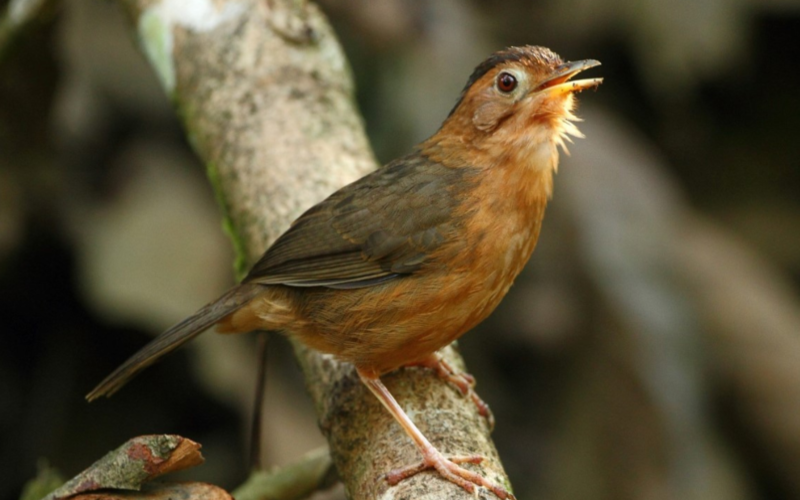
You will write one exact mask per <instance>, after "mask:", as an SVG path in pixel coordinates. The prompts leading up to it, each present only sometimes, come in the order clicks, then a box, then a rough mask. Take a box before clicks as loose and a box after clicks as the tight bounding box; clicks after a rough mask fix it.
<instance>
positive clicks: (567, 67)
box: [536, 59, 603, 95]
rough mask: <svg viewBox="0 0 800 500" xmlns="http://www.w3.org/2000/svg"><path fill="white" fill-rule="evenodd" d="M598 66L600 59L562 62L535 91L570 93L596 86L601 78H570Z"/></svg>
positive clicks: (600, 81)
mask: <svg viewBox="0 0 800 500" xmlns="http://www.w3.org/2000/svg"><path fill="white" fill-rule="evenodd" d="M595 66H600V61H595V60H594V59H586V60H583V61H575V62H569V63H564V64H562V65H561V66H559V67H557V68H556V69H555V70H554V71H553V74H552V75H551V76H550V78H548V79H547V80H545V81H544V82H543V83H542V84H541V85H539V86H538V87H537V88H536V92H545V91H546V92H547V93H548V94H551V95H552V94H556V95H562V94H570V93H572V92H580V91H581V90H584V89H588V88H590V87H596V86H598V85H600V84H601V83H602V82H603V79H602V78H586V79H583V80H570V78H572V77H573V76H575V75H577V74H578V73H580V72H581V71H584V70H587V69H589V68H594V67H595Z"/></svg>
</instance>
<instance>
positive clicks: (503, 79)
mask: <svg viewBox="0 0 800 500" xmlns="http://www.w3.org/2000/svg"><path fill="white" fill-rule="evenodd" d="M515 88H517V77H515V76H514V75H512V74H511V73H508V72H506V71H503V72H502V73H500V74H499V75H497V89H498V90H499V91H500V92H503V93H505V94H508V93H509V92H513V91H514V89H515Z"/></svg>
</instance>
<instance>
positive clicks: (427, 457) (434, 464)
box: [386, 448, 515, 500]
mask: <svg viewBox="0 0 800 500" xmlns="http://www.w3.org/2000/svg"><path fill="white" fill-rule="evenodd" d="M423 455H424V457H423V459H422V461H421V462H420V463H418V464H414V465H409V466H408V467H403V468H400V469H395V470H393V471H391V472H389V473H388V474H386V481H387V482H388V483H389V484H390V485H392V486H394V485H395V484H397V483H399V482H400V481H402V480H403V479H407V478H409V477H411V476H413V475H415V474H417V473H419V472H422V471H424V470H427V469H436V472H438V473H439V475H441V476H442V477H443V478H445V479H447V480H448V481H450V482H451V483H455V484H457V485H459V486H461V487H462V488H464V489H465V490H467V491H468V492H469V493H474V492H475V486H480V487H482V488H486V489H487V490H489V491H491V492H492V493H494V494H495V495H497V497H498V498H500V499H501V500H507V499H508V500H515V497H514V495H513V494H511V493H510V492H509V491H508V490H506V489H505V488H503V487H502V486H500V485H498V484H495V483H493V482H491V481H489V480H488V479H486V478H484V477H483V476H481V475H480V474H476V473H475V472H472V471H470V470H467V469H465V468H463V467H461V466H460V465H458V464H464V463H469V464H479V463H481V462H482V461H483V457H480V456H478V455H467V456H462V457H452V458H446V457H445V456H444V455H442V454H441V452H439V450H437V449H436V448H430V449H428V450H426V451H425V452H424V453H423Z"/></svg>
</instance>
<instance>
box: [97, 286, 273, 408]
mask: <svg viewBox="0 0 800 500" xmlns="http://www.w3.org/2000/svg"><path fill="white" fill-rule="evenodd" d="M261 291H263V287H262V286H260V285H255V284H244V285H238V286H235V287H233V288H231V289H230V290H228V291H227V292H225V294H223V295H222V296H221V297H220V298H218V299H217V300H215V301H214V302H211V303H209V304H207V305H206V306H204V307H203V308H202V309H200V310H199V311H197V312H196V313H194V314H193V315H191V316H189V317H188V318H186V319H185V320H183V321H181V322H180V323H178V324H177V325H175V326H173V327H172V328H170V329H169V330H167V331H165V332H164V333H162V334H161V335H159V336H158V337H156V338H154V339H153V340H152V341H150V343H149V344H147V345H146V346H144V347H143V348H141V349H140V350H139V352H137V353H136V354H134V355H133V356H131V357H130V358H129V359H128V360H127V361H125V362H124V363H123V364H122V365H121V366H120V367H119V368H117V369H116V370H114V371H113V372H112V373H111V375H109V376H108V377H106V378H105V379H104V380H103V381H102V382H100V384H99V385H98V386H97V387H95V388H94V390H92V392H90V393H89V394H87V395H86V399H87V400H89V401H94V400H95V399H97V398H99V397H100V396H106V397H109V396H111V395H112V394H114V393H115V392H117V391H118V390H120V388H122V386H123V385H125V384H126V383H127V382H128V381H129V380H130V379H132V378H133V377H135V376H136V375H137V374H138V373H139V372H140V371H142V370H144V369H145V368H147V367H148V366H150V365H151V364H153V363H154V362H156V361H157V360H158V359H159V358H160V357H161V356H163V355H165V354H167V353H170V352H172V351H174V350H175V349H177V348H178V347H180V346H182V345H183V344H185V343H186V342H188V341H190V340H192V339H193V338H195V337H197V336H198V335H200V334H201V333H203V332H204V331H205V330H206V329H208V328H209V327H210V326H211V325H213V324H215V323H216V322H218V321H219V320H221V319H222V318H224V317H225V316H227V315H229V314H230V313H232V312H234V311H236V310H237V309H239V308H240V307H242V306H243V305H245V304H246V303H247V302H249V301H250V300H252V299H253V298H254V297H255V296H256V295H258V294H259V293H261Z"/></svg>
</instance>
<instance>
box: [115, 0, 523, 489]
mask: <svg viewBox="0 0 800 500" xmlns="http://www.w3.org/2000/svg"><path fill="white" fill-rule="evenodd" d="M122 4H123V5H124V6H125V8H126V9H127V11H128V14H129V16H130V18H131V20H132V22H133V24H134V26H135V27H136V30H137V34H138V37H139V40H140V43H141V46H142V49H143V52H144V53H145V54H146V55H147V57H148V59H149V60H150V62H151V63H152V65H153V67H154V69H155V70H156V72H157V73H158V75H159V78H160V80H161V82H162V84H163V86H164V88H165V90H166V91H167V93H168V94H169V95H170V96H171V98H172V100H173V102H174V103H175V105H176V108H177V111H178V113H179V114H180V115H181V117H182V119H183V122H184V126H185V128H186V130H187V133H188V135H189V138H190V140H191V141H192V144H193V145H194V147H195V149H196V150H197V152H198V154H199V156H200V157H201V159H202V161H203V162H204V163H205V165H206V166H207V169H208V174H209V178H210V179H211V181H212V183H213V184H214V187H215V190H216V192H217V195H218V197H219V202H220V205H221V206H222V208H223V210H224V214H225V218H226V227H227V228H228V229H229V230H230V234H231V237H232V238H233V240H234V242H235V244H236V247H237V250H238V252H239V255H240V266H239V272H242V270H243V269H245V268H246V266H247V265H248V264H252V263H253V262H254V260H255V259H256V258H257V257H258V256H259V255H260V254H261V253H262V252H263V251H264V250H265V249H266V248H267V246H268V245H269V244H270V243H271V242H272V241H273V240H274V239H275V238H276V237H277V236H278V235H280V234H281V232H282V231H284V230H285V229H286V228H287V227H288V226H289V223H290V222H291V221H292V220H293V219H294V218H295V217H297V216H298V215H300V213H301V212H302V211H303V210H305V209H306V208H308V207H310V206H311V205H313V204H314V203H316V202H318V201H320V200H321V199H323V198H324V197H325V196H327V195H328V194H330V193H331V192H333V191H334V190H335V189H336V188H338V187H340V186H342V185H344V184H346V183H349V182H351V181H353V180H355V179H357V178H358V177H360V176H362V175H364V174H365V173H367V172H368V171H370V170H372V169H374V168H375V167H376V164H375V161H374V159H373V156H372V154H371V152H370V149H369V145H368V143H367V139H366V137H365V134H364V130H363V127H362V124H361V121H360V118H359V115H358V113H357V110H356V109H355V105H354V101H353V84H352V79H351V78H350V74H349V71H348V67H347V65H346V62H345V57H344V55H343V53H342V51H341V48H340V47H339V44H338V42H337V41H336V39H335V36H334V34H333V32H332V30H331V28H330V26H329V25H328V23H327V21H326V20H325V18H324V16H323V15H322V14H321V12H320V11H319V9H318V8H317V7H316V6H315V5H314V4H311V3H308V2H305V1H300V0H272V1H269V0H261V1H250V0H240V1H233V0H230V1H212V0H198V1H195V2H191V3H189V2H183V1H181V0H160V1H154V0H122ZM465 76H466V75H465ZM446 351H447V352H446V353H445V354H446V357H447V359H448V360H449V361H451V362H452V363H454V364H455V365H456V366H461V360H460V359H459V358H458V355H457V354H456V353H455V352H454V350H453V349H451V348H448V349H447V350H446ZM296 353H297V356H298V359H299V361H300V365H301V367H302V369H303V371H304V373H305V376H306V381H307V385H308V388H309V392H310V393H311V396H312V398H313V400H314V402H315V404H316V407H317V410H318V414H319V420H320V425H321V428H322V430H323V432H324V433H325V435H326V436H327V438H328V440H329V443H330V448H331V454H332V457H333V459H334V462H335V464H336V466H337V469H338V470H339V473H340V475H341V477H342V478H343V481H344V482H345V486H346V488H347V491H348V494H349V496H350V498H354V499H367V498H370V499H372V498H392V497H395V498H444V497H446V498H470V497H471V496H470V495H468V494H467V493H466V492H465V491H463V490H462V489H461V488H459V487H458V486H455V485H453V484H451V483H449V482H447V481H445V480H442V479H439V478H438V476H435V475H433V473H430V472H426V473H423V474H419V475H417V476H415V477H413V478H411V479H408V480H405V481H403V482H401V483H400V484H399V485H397V486H395V487H391V488H390V487H389V486H388V484H387V483H386V482H385V480H384V478H383V474H384V473H385V472H387V471H389V470H390V469H393V468H396V467H401V466H404V465H409V464H411V463H416V462H417V461H418V460H419V459H420V455H419V454H418V452H417V451H416V449H415V448H414V446H413V444H412V442H411V440H410V439H408V438H407V437H406V436H405V434H404V433H403V431H402V430H401V428H400V427H399V426H398V425H396V424H395V423H394V421H393V420H392V417H391V416H390V415H389V414H388V413H387V412H386V411H385V410H384V409H383V408H382V407H381V405H380V404H379V402H378V401H377V400H376V399H375V398H374V397H373V396H372V395H371V394H370V393H369V392H368V390H367V389H366V388H365V387H363V386H362V384H361V383H360V382H359V380H358V378H357V376H356V374H355V372H354V370H353V368H352V367H351V366H349V365H345V364H341V363H338V362H337V361H336V360H334V359H333V358H331V357H329V356H324V355H320V354H318V353H315V352H312V351H309V350H308V349H305V348H304V347H302V346H300V345H296ZM384 381H385V383H386V385H387V387H389V389H390V390H391V391H392V393H393V394H394V395H395V397H396V398H397V399H398V401H399V402H400V404H401V405H402V406H403V407H404V408H405V409H406V411H407V412H408V413H409V415H410V416H411V417H412V418H413V419H414V421H415V422H416V423H417V425H418V426H419V427H420V429H421V430H422V431H423V432H424V433H425V434H426V435H427V436H428V438H429V439H430V440H431V441H432V443H433V444H434V445H435V446H437V447H439V449H441V450H442V451H443V452H445V453H447V454H454V455H456V454H458V455H463V454H480V455H483V456H485V457H486V460H485V461H484V463H482V464H481V465H479V466H468V467H475V470H477V471H478V472H480V473H481V474H484V475H486V476H487V477H488V478H489V479H491V480H494V481H496V482H498V483H500V484H504V485H506V486H508V480H507V479H506V477H505V473H504V472H503V469H502V466H501V465H500V462H499V459H498V457H497V453H496V451H495V449H494V445H493V444H492V442H491V439H490V438H489V429H488V426H487V425H486V423H485V422H484V419H483V418H482V417H480V416H479V415H478V414H477V411H476V410H475V408H474V406H473V405H472V403H471V402H470V401H469V400H468V399H465V398H463V397H461V395H460V394H459V393H458V392H457V391H456V390H455V389H454V388H452V387H450V386H449V385H447V384H445V383H444V382H442V381H440V380H439V379H437V378H436V377H435V376H434V375H433V374H432V373H430V372H428V371H426V370H422V369H406V370H402V371H400V372H399V373H396V374H391V375H389V376H387V377H385V378H384ZM480 495H481V496H486V497H491V496H492V495H491V494H490V493H488V492H485V491H482V492H481V493H480Z"/></svg>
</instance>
